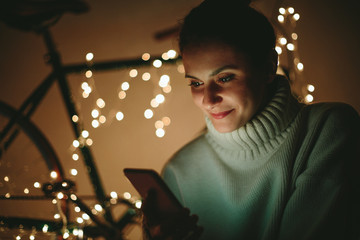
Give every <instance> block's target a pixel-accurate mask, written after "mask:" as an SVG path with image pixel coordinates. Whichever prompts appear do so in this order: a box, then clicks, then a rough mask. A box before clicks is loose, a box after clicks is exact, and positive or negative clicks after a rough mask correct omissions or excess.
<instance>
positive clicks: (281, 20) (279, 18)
mask: <svg viewBox="0 0 360 240" xmlns="http://www.w3.org/2000/svg"><path fill="white" fill-rule="evenodd" d="M278 21H279V22H281V23H283V22H284V21H285V18H284V16H283V15H279V16H278Z"/></svg>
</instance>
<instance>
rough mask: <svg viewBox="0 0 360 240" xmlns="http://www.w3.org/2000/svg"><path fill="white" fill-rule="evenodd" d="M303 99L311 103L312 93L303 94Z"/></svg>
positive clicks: (312, 99)
mask: <svg viewBox="0 0 360 240" xmlns="http://www.w3.org/2000/svg"><path fill="white" fill-rule="evenodd" d="M305 101H306V102H307V103H311V102H312V101H314V97H313V95H311V94H307V95H306V96H305Z"/></svg>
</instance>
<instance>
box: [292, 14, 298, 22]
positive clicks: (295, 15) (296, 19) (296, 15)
mask: <svg viewBox="0 0 360 240" xmlns="http://www.w3.org/2000/svg"><path fill="white" fill-rule="evenodd" d="M293 18H294V19H295V21H298V20H299V19H300V14H298V13H295V14H294V16H293Z"/></svg>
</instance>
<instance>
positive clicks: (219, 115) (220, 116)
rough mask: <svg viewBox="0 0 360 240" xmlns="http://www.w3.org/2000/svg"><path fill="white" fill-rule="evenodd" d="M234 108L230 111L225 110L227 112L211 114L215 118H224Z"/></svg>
mask: <svg viewBox="0 0 360 240" xmlns="http://www.w3.org/2000/svg"><path fill="white" fill-rule="evenodd" d="M233 110H234V109H231V110H229V111H225V112H219V113H210V115H211V116H212V117H213V118H214V119H223V118H224V117H226V116H227V115H229V114H230V113H231V112H232V111H233Z"/></svg>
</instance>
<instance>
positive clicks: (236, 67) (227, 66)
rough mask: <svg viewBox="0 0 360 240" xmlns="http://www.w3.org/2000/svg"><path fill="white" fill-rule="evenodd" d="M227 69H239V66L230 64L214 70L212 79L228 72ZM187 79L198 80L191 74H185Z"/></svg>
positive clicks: (211, 75)
mask: <svg viewBox="0 0 360 240" xmlns="http://www.w3.org/2000/svg"><path fill="white" fill-rule="evenodd" d="M226 69H239V67H238V66H236V65H233V64H229V65H225V66H222V67H220V68H218V69H216V70H214V71H213V72H212V73H211V74H210V77H213V76H215V75H216V74H218V73H220V72H222V71H224V70H226ZM185 78H193V79H198V78H197V77H194V76H191V75H189V74H185Z"/></svg>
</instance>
